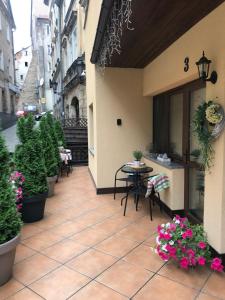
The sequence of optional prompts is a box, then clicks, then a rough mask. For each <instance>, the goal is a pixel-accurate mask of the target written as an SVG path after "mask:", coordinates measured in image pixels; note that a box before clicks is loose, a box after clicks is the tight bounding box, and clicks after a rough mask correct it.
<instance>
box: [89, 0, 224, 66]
mask: <svg viewBox="0 0 225 300" xmlns="http://www.w3.org/2000/svg"><path fill="white" fill-rule="evenodd" d="M113 1H115V0H103V4H102V11H101V14H100V19H99V24H98V29H97V33H96V38H95V44H94V48H93V52H92V57H91V62H92V63H96V62H97V60H98V54H99V51H100V49H101V42H102V36H103V33H104V29H105V27H106V25H107V20H108V18H107V17H108V16H109V13H110V10H111V8H112V2H113ZM224 1H225V0H133V1H132V11H133V14H132V21H133V23H132V27H134V28H135V30H133V31H129V30H126V31H124V34H123V36H122V40H121V46H122V53H121V54H120V55H118V54H115V55H114V56H113V58H112V62H111V65H110V66H111V67H121V68H143V67H145V66H146V65H147V64H149V63H150V62H151V61H153V60H154V59H155V58H156V57H157V56H159V55H160V54H161V53H162V52H163V51H164V50H165V49H167V48H168V47H169V46H170V45H171V44H172V43H174V42H175V41H176V40H177V39H178V38H179V37H181V36H182V35H183V34H184V33H185V32H186V31H188V30H189V29H190V28H191V27H192V26H194V25H195V24H196V23H197V22H199V21H200V20H201V19H202V18H204V17H205V16H206V15H207V14H209V13H210V12H211V11H212V10H214V9H215V8H216V7H217V6H218V5H220V4H221V3H222V2H224Z"/></svg>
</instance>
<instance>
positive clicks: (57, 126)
mask: <svg viewBox="0 0 225 300" xmlns="http://www.w3.org/2000/svg"><path fill="white" fill-rule="evenodd" d="M54 126H55V133H56V137H57V140H58V146H63V147H66V141H65V136H64V132H63V128H62V125H61V122H60V121H59V120H55V122H54Z"/></svg>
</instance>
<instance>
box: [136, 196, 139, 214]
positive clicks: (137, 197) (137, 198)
mask: <svg viewBox="0 0 225 300" xmlns="http://www.w3.org/2000/svg"><path fill="white" fill-rule="evenodd" d="M138 202H139V195H136V211H138Z"/></svg>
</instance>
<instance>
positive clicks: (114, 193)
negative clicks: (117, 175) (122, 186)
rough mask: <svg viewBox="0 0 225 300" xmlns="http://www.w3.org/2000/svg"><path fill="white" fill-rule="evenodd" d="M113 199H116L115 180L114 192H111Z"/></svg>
mask: <svg viewBox="0 0 225 300" xmlns="http://www.w3.org/2000/svg"><path fill="white" fill-rule="evenodd" d="M113 199H114V200H115V199H116V179H115V180H114V192H113Z"/></svg>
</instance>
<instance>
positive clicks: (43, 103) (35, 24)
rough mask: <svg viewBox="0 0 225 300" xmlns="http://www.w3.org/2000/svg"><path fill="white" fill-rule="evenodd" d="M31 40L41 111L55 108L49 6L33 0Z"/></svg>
mask: <svg viewBox="0 0 225 300" xmlns="http://www.w3.org/2000/svg"><path fill="white" fill-rule="evenodd" d="M31 40H32V48H33V51H34V52H35V53H36V54H37V79H36V95H37V98H38V99H39V105H40V110H41V111H49V110H52V109H53V95H52V90H51V87H50V84H49V81H50V78H51V73H52V60H51V29H50V20H49V7H48V6H46V5H44V3H42V2H40V1H37V0H32V5H31Z"/></svg>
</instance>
